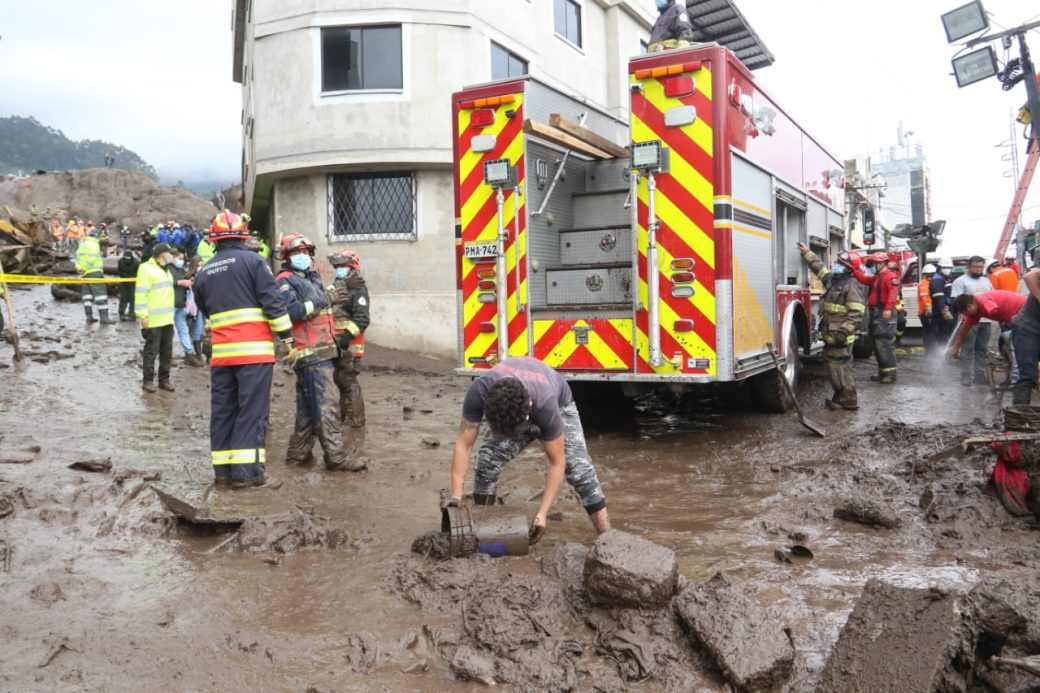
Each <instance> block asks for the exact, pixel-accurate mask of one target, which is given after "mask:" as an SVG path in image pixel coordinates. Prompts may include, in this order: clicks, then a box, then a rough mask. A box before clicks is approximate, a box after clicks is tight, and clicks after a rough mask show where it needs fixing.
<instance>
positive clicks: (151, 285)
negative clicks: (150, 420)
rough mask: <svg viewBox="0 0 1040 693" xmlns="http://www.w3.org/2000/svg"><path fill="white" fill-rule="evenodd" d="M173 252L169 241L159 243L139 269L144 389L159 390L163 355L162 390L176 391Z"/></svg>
mask: <svg viewBox="0 0 1040 693" xmlns="http://www.w3.org/2000/svg"><path fill="white" fill-rule="evenodd" d="M172 260H173V251H172V250H171V248H170V246H168V245H166V244H165V243H156V244H155V246H154V247H153V248H152V257H151V258H149V259H148V260H147V261H146V262H142V263H141V266H140V267H138V268H137V282H136V284H135V289H134V314H135V315H136V316H137V320H138V321H139V322H140V323H141V338H142V339H144V353H143V357H144V358H143V376H144V377H143V379H142V381H141V388H142V389H143V390H144V391H145V392H155V383H154V382H152V381H153V380H154V379H155V359H156V357H158V358H159V389H160V390H167V391H169V392H173V390H174V388H173V385H171V384H170V361H171V359H172V356H173V313H174V307H173V302H174V291H173V275H172V274H170V269H169V264H170V262H171V261H172Z"/></svg>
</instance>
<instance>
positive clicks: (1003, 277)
mask: <svg viewBox="0 0 1040 693" xmlns="http://www.w3.org/2000/svg"><path fill="white" fill-rule="evenodd" d="M986 274H987V275H988V276H989V283H990V284H992V285H993V290H994V291H1018V275H1017V274H1015V270H1013V269H1012V268H1010V267H1005V266H1004V265H1003V264H1001V263H1000V261H999V260H994V261H993V262H991V263H989V267H987V268H986Z"/></svg>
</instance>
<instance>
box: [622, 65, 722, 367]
mask: <svg viewBox="0 0 1040 693" xmlns="http://www.w3.org/2000/svg"><path fill="white" fill-rule="evenodd" d="M690 68H697V69H694V70H692V71H691V70H690ZM677 69H679V68H677ZM681 69H682V71H683V72H686V74H688V75H689V76H692V77H693V85H694V90H693V93H691V94H688V95H685V96H681V97H678V98H675V97H670V96H666V95H665V87H664V83H665V82H666V81H667V80H668V79H669V78H670V77H671V76H670V75H661V76H660V77H659V78H658V77H652V76H650V75H648V74H643V73H642V72H640V73H639V75H638V76H637V75H636V74H632V75H630V79H631V83H632V84H633V85H636V84H638V85H639V86H640V87H641V88H640V89H637V90H634V91H633V92H632V111H631V130H632V140H633V141H634V142H645V141H652V140H660V141H661V143H662V145H663V146H664V147H666V148H668V149H669V150H670V151H671V156H670V162H669V164H670V169H669V172H668V173H664V174H658V175H657V176H655V182H656V188H657V189H656V193H655V199H654V207H655V212H656V215H657V220H658V229H657V245H658V253H657V254H658V266H657V267H653V268H651V267H647V258H646V250H647V245H648V243H649V234H648V232H647V224H648V221H649V208H650V196H649V188H648V185H647V181H646V178H642V177H641V178H640V180H639V187H638V189H637V199H636V204H637V218H638V235H637V242H636V246H637V248H638V249H639V255H640V257H639V298H640V303H641V305H642V306H644V308H642V309H640V310H639V311H637V312H636V325H635V335H636V337H635V338H636V341H637V346H638V351H637V353H638V358H637V361H638V363H637V365H636V369H637V371H638V372H640V373H650V372H656V373H659V374H662V375H668V374H678V373H687V374H699V375H712V374H715V373H716V372H717V358H716V352H715V350H716V333H715V277H716V273H715V211H714V210H715V200H714V196H715V184H714V177H715V173H714V132H713V123H712V117H713V116H712V74H711V70H710V69H709V67H708V64H707V63H704V64H696V63H694V64H690V65H683V66H682V68H681ZM691 106H692V107H693V109H694V112H695V113H696V117H695V118H694V119H693V121H692V122H685V121H684V122H685V124H683V125H679V126H670V125H667V124H666V118H665V114H666V113H668V112H669V111H672V109H675V108H688V107H691ZM678 259H692V260H693V261H694V269H693V273H694V282H693V294H692V295H691V296H682V295H680V296H673V295H672V283H671V278H670V275H671V273H672V270H670V267H671V266H672V262H673V260H678ZM650 272H657V273H658V275H659V277H658V279H659V285H660V298H659V300H658V309H659V313H660V337H661V355H662V356H663V357H664V358H665V360H666V361H667V363H665V364H664V365H662V366H659V367H656V368H652V367H650V366H649V365H648V361H649V357H650V353H649V352H650V339H649V335H648V334H647V331H648V329H649V312H648V309H647V307H648V306H649V288H648V277H649V276H650V274H649V273H650ZM690 321H692V329H689V327H686V328H685V329H678V327H679V326H688V325H689V324H690Z"/></svg>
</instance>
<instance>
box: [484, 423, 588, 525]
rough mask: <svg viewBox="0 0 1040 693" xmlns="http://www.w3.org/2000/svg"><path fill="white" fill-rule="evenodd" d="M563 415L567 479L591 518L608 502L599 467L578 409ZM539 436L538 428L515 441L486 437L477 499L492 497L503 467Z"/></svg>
mask: <svg viewBox="0 0 1040 693" xmlns="http://www.w3.org/2000/svg"><path fill="white" fill-rule="evenodd" d="M560 413H561V415H562V418H563V449H564V456H565V458H566V468H565V471H564V476H565V478H566V479H567V483H568V484H570V487H571V488H573V489H574V492H575V493H577V494H578V498H579V499H580V500H581V504H582V505H583V506H584V507H585V510H586V512H588V513H589V514H590V515H591V514H592V513H595V512H599V511H600V510H602V509H603V508H605V507H607V501H606V499H605V498H604V497H603V488H602V487H600V485H599V479H598V478H597V477H596V468H595V467H593V466H592V460H591V459H590V458H589V451H588V449H587V448H586V447H585V432H584V431H583V430H582V428H581V419H580V418H579V417H578V407H577V406H576V405H575V404H574V403H571V404H568V405H567V406H565V407H563V408H562V409H561V410H560ZM538 434H539V431H538V429H537V428H536V427H534V426H531V427H529V428H528V429H527V430H526V431H524V432H523V433H522V434H520V435H518V436H516V437H514V438H496V437H495V436H493V435H490V434H489V435H487V436H486V437H485V438H484V441H483V443H482V444H481V446H480V449H479V450H478V451H477V466H476V469H475V470H474V476H475V482H474V486H473V494H474V496H476V497H479V496H493V495H494V494H495V485H496V484H497V483H498V475H499V474H500V473H501V472H502V467H504V466H506V464H507V463H508V462H509V461H510V460H512V459H513V458H514V457H516V456H517V455H519V454H520V453H521V452H522V451H523V450H524V448H526V447H527V446H528V445H530V444H531V443H532V442H533V441H535V440H536V439H537V438H538Z"/></svg>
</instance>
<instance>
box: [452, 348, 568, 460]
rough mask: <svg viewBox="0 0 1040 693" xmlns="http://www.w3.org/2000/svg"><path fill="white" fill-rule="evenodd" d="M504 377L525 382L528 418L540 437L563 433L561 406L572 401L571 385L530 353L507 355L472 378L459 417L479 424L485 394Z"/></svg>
mask: <svg viewBox="0 0 1040 693" xmlns="http://www.w3.org/2000/svg"><path fill="white" fill-rule="evenodd" d="M503 378H516V379H517V380H519V381H520V382H521V383H523V384H524V387H525V388H526V389H527V394H528V395H530V397H531V415H530V420H531V423H532V424H534V425H535V426H537V427H538V431H539V438H540V439H541V440H546V441H548V440H556V439H557V438H559V437H560V436H561V435H563V419H562V418H561V416H560V408H561V407H565V406H567V405H568V404H570V403H571V402H573V401H574V398H573V397H572V396H571V388H570V385H568V384H567V381H566V380H564V379H563V378H562V377H561V376H560V374H559V373H557V372H556V371H554V370H553V369H552V368H550V367H549V366H546V365H545V364H544V363H542V362H541V361H539V360H538V359H533V358H530V357H529V356H517V357H513V358H508V359H506V360H505V361H503V362H502V363H500V364H498V365H497V366H495V367H494V368H492V369H491V370H490V371H488V372H487V373H485V374H484V375H482V376H480V377H479V378H477V379H476V380H474V381H473V384H472V385H470V386H469V389H468V390H466V399H465V400H463V402H462V418H463V419H465V420H466V421H469V422H470V423H480V421H481V419H483V418H484V400H485V399H486V398H487V393H488V392H489V391H490V390H491V388H492V387H493V386H494V384H495V383H497V382H498V381H499V380H502V379H503Z"/></svg>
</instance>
